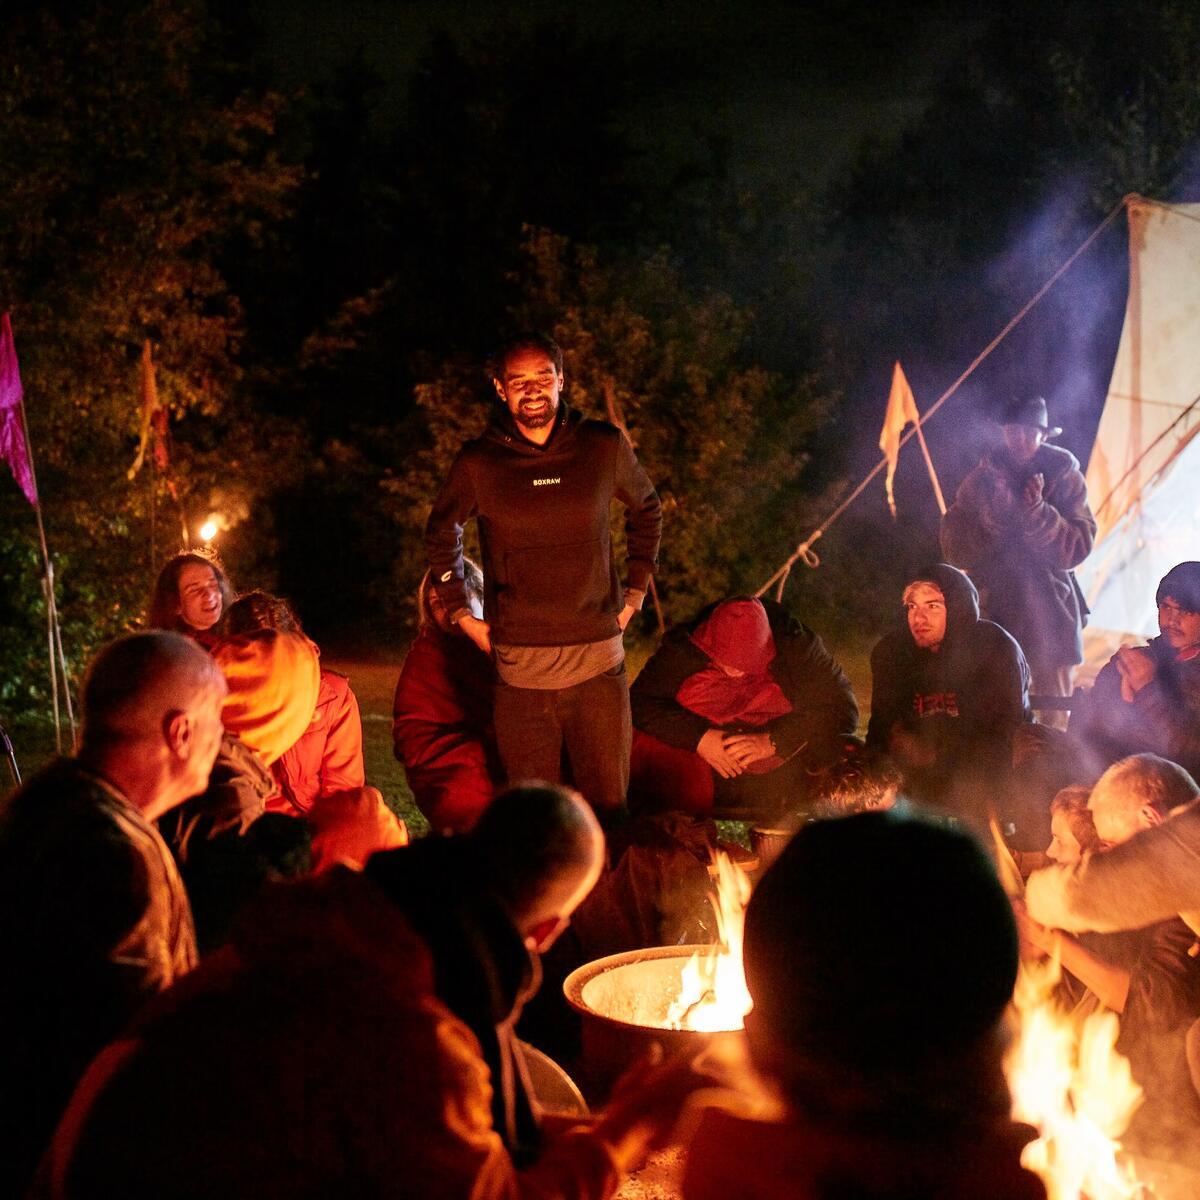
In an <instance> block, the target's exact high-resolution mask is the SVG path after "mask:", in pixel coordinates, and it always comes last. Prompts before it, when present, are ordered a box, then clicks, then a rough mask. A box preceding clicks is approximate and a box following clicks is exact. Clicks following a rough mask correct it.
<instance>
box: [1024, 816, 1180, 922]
mask: <svg viewBox="0 0 1200 1200" xmlns="http://www.w3.org/2000/svg"><path fill="white" fill-rule="evenodd" d="M1025 902H1026V905H1027V906H1028V908H1029V913H1030V915H1031V916H1032V917H1033V919H1034V920H1035V921H1038V922H1040V923H1041V924H1042V925H1048V926H1050V927H1052V928H1055V929H1065V930H1068V931H1069V932H1073V933H1078V932H1081V931H1083V930H1088V929H1094V930H1097V931H1099V932H1101V933H1112V932H1115V931H1118V930H1122V929H1140V928H1142V927H1143V926H1145V925H1150V924H1153V923H1154V922H1155V921H1165V920H1168V919H1169V918H1171V917H1174V916H1177V915H1178V914H1179V913H1188V912H1194V911H1196V910H1200V801H1193V802H1192V803H1191V804H1189V805H1188V806H1187V808H1185V809H1184V810H1183V811H1182V812H1180V813H1178V814H1177V815H1176V816H1174V817H1172V818H1170V819H1169V820H1168V821H1166V822H1164V823H1163V824H1162V825H1158V826H1156V827H1155V828H1153V829H1147V830H1145V831H1144V832H1142V833H1139V834H1137V835H1136V836H1134V837H1132V838H1130V840H1129V841H1127V842H1124V843H1123V844H1122V845H1120V846H1115V847H1113V849H1111V850H1107V851H1105V852H1104V853H1103V854H1090V855H1086V856H1085V857H1084V859H1083V861H1082V862H1080V863H1077V864H1075V865H1074V866H1071V867H1052V868H1048V869H1046V870H1044V871H1034V873H1033V874H1032V875H1031V876H1030V877H1029V882H1028V884H1027V886H1026V892H1025Z"/></svg>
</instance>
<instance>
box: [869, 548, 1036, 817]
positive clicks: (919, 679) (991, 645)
mask: <svg viewBox="0 0 1200 1200" xmlns="http://www.w3.org/2000/svg"><path fill="white" fill-rule="evenodd" d="M918 580H928V581H929V582H931V583H935V584H937V586H938V587H939V588H941V589H942V595H943V596H944V597H945V600H946V636H945V640H944V641H943V642H942V645H941V647H940V648H939V649H938V650H937V651H936V652H935V651H932V650H923V649H921V648H920V647H919V646H918V645H917V644H916V642H915V641H914V640H913V636H912V632H911V631H910V629H909V627H908V617H907V614H906V613H905V612H904V610H903V609H901V615H900V628H899V629H897V630H895V631H894V632H892V633H889V634H887V635H886V636H884V638H883V639H882V640H881V641H880V642H879V643H878V644H877V645H876V647H875V649H874V650H873V651H872V653H871V721H870V724H869V725H868V727H867V744H868V745H870V746H875V747H878V748H879V749H883V750H886V749H887V748H888V745H889V742H890V740H891V737H892V735H893V732H894V731H895V730H896V728H897V726H899V727H900V728H901V729H903V730H907V731H909V732H911V733H914V734H916V735H917V736H918V737H919V738H920V739H921V740H922V741H923V742H924V743H925V744H926V745H929V746H932V747H933V748H934V749H935V751H936V755H937V761H936V764H935V767H934V768H933V774H934V775H935V776H937V777H939V779H940V780H941V782H943V783H945V782H948V781H949V780H950V778H951V776H952V775H953V774H954V772H956V771H961V770H963V769H966V768H970V769H976V768H979V769H983V770H986V769H1003V768H1004V767H1006V766H1007V765H1008V763H1009V761H1010V757H1011V749H1012V736H1013V733H1014V732H1015V731H1016V729H1017V727H1018V726H1019V725H1021V724H1022V723H1024V722H1025V721H1028V720H1030V719H1031V716H1030V711H1029V667H1028V665H1027V663H1026V662H1025V655H1024V654H1022V653H1021V648H1020V646H1018V645H1017V643H1016V642H1015V641H1014V640H1013V638H1012V637H1011V636H1010V635H1009V634H1008V633H1006V632H1005V631H1004V630H1003V629H1001V628H1000V626H999V625H995V624H993V623H992V622H991V621H983V620H981V619H980V617H979V593H978V592H976V590H975V585H974V584H973V583H972V582H971V581H970V579H968V578H967V577H966V575H964V574H963V573H962V572H961V571H959V570H957V569H956V568H954V567H951V566H949V565H947V564H946V563H934V564H933V565H932V566H930V567H927V568H925V569H924V570H922V571H920V572H918V573H916V574H914V575H913V576H912V577H911V579H910V580H909V583H915V582H917V581H918ZM909 782H911V781H909ZM935 790H936V789H935ZM917 798H919V799H920V798H926V797H920V796H918V797H917Z"/></svg>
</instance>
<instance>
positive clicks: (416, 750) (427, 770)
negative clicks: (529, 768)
mask: <svg viewBox="0 0 1200 1200" xmlns="http://www.w3.org/2000/svg"><path fill="white" fill-rule="evenodd" d="M463 586H464V587H465V589H466V594H467V605H468V607H469V608H470V610H471V611H472V612H473V613H474V614H475V615H476V616H477V617H480V618H482V616H483V572H482V571H480V569H479V567H478V565H477V564H476V563H474V562H472V561H471V560H470V559H469V558H464V559H463ZM417 612H418V614H419V618H420V629H419V631H418V633H417V637H416V640H415V641H414V642H413V644H412V645H411V646H410V647H409V648H408V653H407V654H406V655H405V658H404V666H403V667H402V668H401V669H400V678H399V680H398V681H397V683H396V698H395V701H394V702H393V705H392V716H393V720H392V744H393V747H394V749H395V753H396V759H397V761H399V762H400V763H402V764H403V765H404V773H405V775H407V776H408V786H409V787H410V788H411V789H412V794H413V799H414V800H415V801H416V805H417V807H418V808H419V809H420V810H421V812H422V813H424V814H425V817H426V819H427V820H428V821H429V824H430V826H431V827H432V828H433V829H434V830H435V831H437V832H441V833H465V832H466V831H467V830H468V829H470V828H471V826H472V825H474V824H475V822H476V821H477V820H478V819H479V816H480V814H481V813H482V812H483V810H484V809H485V808H487V806H488V805H489V804H490V803H491V802H492V797H493V796H495V794H496V792H497V791H498V790H499V789H500V787H501V786H502V784H503V782H504V767H503V765H502V764H501V762H500V755H499V752H498V751H497V749H496V735H495V731H494V729H493V726H492V693H493V692H494V691H495V683H496V668H495V666H494V665H493V663H492V660H491V658H489V657H488V656H487V655H486V654H484V652H483V651H482V650H480V649H479V647H478V646H477V645H476V644H475V643H474V642H473V641H472V640H471V639H470V638H469V637H467V635H466V634H465V633H463V631H462V629H461V628H460V627H459V626H458V625H456V624H453V623H452V622H451V620H450V616H449V614H448V613H447V612H446V606H445V605H444V604H443V603H442V601H441V597H440V596H439V595H438V593H437V589H436V588H435V587H433V585H432V583H431V579H430V573H429V572H428V571H426V572H425V575H424V576H423V577H422V579H421V586H420V587H419V588H418V589H417Z"/></svg>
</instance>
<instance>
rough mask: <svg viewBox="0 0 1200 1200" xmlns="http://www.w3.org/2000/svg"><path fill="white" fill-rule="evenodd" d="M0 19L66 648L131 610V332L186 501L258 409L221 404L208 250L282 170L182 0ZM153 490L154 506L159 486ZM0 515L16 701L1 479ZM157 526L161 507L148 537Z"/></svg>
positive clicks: (247, 435) (27, 590)
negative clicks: (149, 348)
mask: <svg viewBox="0 0 1200 1200" xmlns="http://www.w3.org/2000/svg"><path fill="white" fill-rule="evenodd" d="M0 39H2V40H0V54H2V55H3V59H4V61H5V63H6V64H8V68H7V69H6V71H5V74H4V77H3V80H2V81H0V162H2V163H3V164H4V171H5V187H4V188H2V189H0V308H5V309H9V310H11V312H12V315H13V324H14V329H15V331H16V336H17V341H18V351H19V354H20V357H21V367H22V374H23V379H24V383H25V393H26V402H27V408H28V413H29V423H30V427H31V433H32V440H33V445H34V450H35V454H36V456H37V466H38V470H39V477H40V478H39V482H40V485H41V491H42V496H43V502H44V506H45V515H46V523H47V531H48V534H49V538H50V542H51V545H52V547H53V551H54V553H55V554H56V557H57V558H58V562H59V577H60V580H61V583H62V589H63V594H62V596H61V597H60V607H61V610H62V613H63V616H64V619H65V622H66V629H65V633H66V640H67V643H68V645H69V646H70V653H71V657H72V659H73V662H74V664H75V665H76V667H77V666H78V665H79V664H80V662H81V660H82V659H83V657H84V656H85V654H86V653H87V651H88V649H89V648H90V647H91V646H93V645H94V644H95V643H96V642H97V641H98V640H100V639H101V638H103V637H106V636H108V635H110V634H112V633H114V632H116V631H118V630H121V629H125V628H128V627H130V626H131V625H132V624H133V623H134V622H135V621H136V620H137V618H138V616H139V614H140V610H141V606H142V603H143V601H144V598H145V596H146V594H147V591H148V588H149V580H148V578H147V573H148V568H149V562H148V558H149V555H148V550H147V548H148V508H149V506H150V499H149V497H150V484H149V482H148V474H147V473H143V475H142V476H141V478H139V479H138V480H137V481H136V482H135V483H134V484H133V485H131V484H130V483H129V482H128V481H127V480H126V478H125V472H126V469H127V468H128V467H129V465H130V463H131V461H132V459H133V455H134V449H135V446H136V435H137V429H138V424H139V405H138V399H137V397H138V359H139V355H140V352H141V348H142V344H143V342H144V341H145V340H146V339H150V340H151V342H152V343H153V345H154V349H155V358H156V360H157V363H158V390H159V395H160V397H161V399H162V400H163V401H164V403H165V404H166V405H167V407H168V408H169V410H170V413H171V417H172V421H173V422H174V423H175V425H176V432H177V437H176V443H175V445H176V461H175V471H176V475H177V478H178V481H179V484H180V488H181V498H182V500H183V502H184V505H185V507H186V508H187V510H188V511H189V512H191V511H192V509H193V506H198V505H199V504H200V503H202V502H204V501H206V500H207V492H208V491H209V489H210V488H211V487H212V486H214V485H215V484H216V483H217V481H218V479H219V478H223V477H225V476H226V475H227V474H228V473H229V464H228V460H227V458H226V457H225V456H224V455H223V454H221V453H216V454H214V453H213V444H214V441H220V440H221V438H223V437H226V436H230V435H231V432H233V433H236V434H237V435H238V436H237V437H234V438H233V439H232V440H233V441H234V443H235V444H238V442H239V440H240V448H241V453H242V455H243V456H244V457H253V456H254V455H255V454H256V453H258V454H261V452H262V449H263V447H262V442H263V440H264V439H263V438H262V430H261V426H259V427H256V426H254V425H252V424H250V423H248V422H247V421H245V420H244V419H241V420H240V423H239V418H244V410H242V409H240V405H242V404H243V403H244V399H245V398H244V396H240V395H239V386H240V383H241V379H242V365H241V363H240V361H239V349H240V340H241V336H242V311H241V306H240V303H239V300H238V297H237V296H236V295H234V294H233V293H232V291H231V290H230V288H229V286H228V284H227V282H226V280H225V278H224V276H223V274H222V271H221V269H220V263H221V257H222V253H223V251H224V250H225V249H226V248H227V247H228V245H229V244H230V243H231V242H232V241H233V240H234V239H235V237H236V238H238V239H241V240H242V241H243V242H246V241H249V242H253V241H254V240H255V239H256V238H257V237H259V236H260V235H261V231H262V229H263V227H264V226H265V225H266V224H267V223H269V222H271V221H275V220H278V219H279V217H280V215H281V214H282V213H283V211H284V209H285V205H286V203H287V199H288V196H289V194H290V193H291V191H292V190H293V188H294V186H295V184H296V183H297V180H298V175H297V172H296V171H295V169H294V168H292V167H289V166H286V165H284V164H283V163H282V162H281V161H280V160H279V158H278V156H277V155H276V152H275V149H274V145H273V137H274V126H275V120H276V116H277V113H278V110H279V101H278V99H277V98H276V97H274V96H271V95H269V94H257V95H254V94H248V93H245V92H244V91H243V90H242V88H241V85H240V84H239V83H238V75H237V71H236V68H235V63H234V62H233V61H232V59H231V58H230V53H229V47H228V45H227V44H226V42H225V41H224V39H223V36H222V28H221V26H220V25H219V24H218V23H217V22H215V21H214V20H213V19H212V18H211V16H210V15H209V13H208V12H207V11H206V9H205V7H204V5H203V4H202V3H199V2H198V0H185V2H182V3H180V2H176V0H141V2H139V3H133V4H130V3H119V2H105V0H97V2H93V3H90V4H88V5H85V6H83V7H82V8H80V7H79V6H77V5H67V4H65V3H57V4H54V3H52V4H46V5H37V6H33V5H25V6H21V7H20V8H19V9H18V10H17V11H16V12H15V13H13V14H11V16H10V15H6V19H5V21H4V22H3V25H2V26H0ZM189 422H193V423H194V424H195V426H196V432H197V435H198V436H197V439H196V442H195V444H193V443H192V442H191V441H190V439H189V436H188V427H189ZM256 429H257V433H252V431H254V430H256ZM214 431H216V432H215V433H214ZM149 470H150V468H145V469H144V471H146V472H148V471H149ZM246 477H247V478H249V479H251V480H254V478H255V476H254V473H253V472H249V471H248V472H246ZM268 480H269V473H262V474H260V475H259V477H258V479H257V483H256V484H251V485H250V486H249V491H250V492H253V491H254V488H255V486H262V485H263V484H264V483H266V482H267V481H268ZM157 500H158V503H159V504H160V506H161V507H162V510H163V511H164V513H169V512H170V502H169V500H167V498H166V496H165V494H163V493H162V492H161V489H160V492H159V495H158V496H157ZM0 524H2V525H3V528H4V529H5V530H6V537H5V541H4V545H3V547H0V552H3V553H4V555H5V560H6V575H8V574H10V573H11V577H12V579H13V584H14V587H15V588H19V589H20V591H19V592H18V593H17V594H16V595H15V596H13V595H10V597H9V600H8V602H9V603H10V604H12V605H13V606H14V609H15V610H16V611H15V612H14V613H12V614H11V615H12V616H13V617H14V620H13V621H12V623H11V624H9V625H8V626H7V628H6V637H5V639H4V643H3V647H2V648H0V672H2V678H3V682H2V683H0V699H3V700H5V702H6V703H9V704H15V703H21V704H23V703H30V702H35V701H36V699H37V696H38V695H39V692H40V691H41V689H42V688H43V686H44V685H43V684H42V683H41V678H42V676H43V675H44V668H43V670H40V671H33V670H32V667H33V665H34V664H35V663H36V662H37V661H38V660H39V656H40V651H39V650H38V648H37V647H38V640H39V639H40V637H41V636H42V633H41V628H40V626H39V622H38V619H37V611H36V610H37V606H38V604H39V603H40V601H39V599H38V595H37V592H36V590H35V589H33V588H32V586H31V574H30V564H29V555H28V553H27V552H26V550H25V548H24V542H23V541H22V539H21V537H20V534H19V532H18V531H20V530H25V529H27V530H28V533H29V536H30V537H32V536H33V534H32V522H31V521H30V520H29V515H28V510H27V508H26V507H24V501H23V500H21V498H20V497H19V495H18V494H16V493H15V489H12V488H8V487H4V488H3V489H0ZM178 528H179V525H178V518H175V519H173V520H170V521H168V520H167V519H165V517H164V520H163V522H162V523H161V526H160V534H161V542H160V547H159V549H160V554H161V553H165V552H169V551H170V550H173V549H174V548H175V546H176V545H177V533H176V532H173V531H177V530H178ZM22 617H24V618H25V619H24V620H22V619H21V618H22Z"/></svg>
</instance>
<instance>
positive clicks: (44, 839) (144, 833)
mask: <svg viewBox="0 0 1200 1200" xmlns="http://www.w3.org/2000/svg"><path fill="white" fill-rule="evenodd" d="M224 696H225V681H224V680H223V679H222V678H221V673H220V671H218V670H217V668H216V665H215V664H214V663H213V661H212V659H211V658H209V656H208V655H207V654H205V653H204V652H203V651H201V650H200V649H199V648H198V647H197V646H195V645H194V644H193V643H191V642H189V641H188V640H187V639H186V638H183V637H181V636H179V635H178V634H175V633H162V632H155V633H136V634H132V635H130V636H129V637H124V638H120V639H118V640H117V641H115V642H111V643H110V644H109V645H107V646H106V647H104V648H103V649H102V650H101V651H100V652H99V653H98V654H97V655H96V657H95V659H94V660H93V661H92V664H91V666H90V667H89V669H88V673H87V676H86V678H85V679H84V682H83V690H82V707H83V733H82V739H81V741H80V745H79V752H78V754H77V756H76V757H75V758H60V759H56V760H55V761H54V762H52V763H51V764H50V765H49V766H47V767H45V768H44V769H43V770H41V771H40V772H38V774H37V775H35V776H33V777H32V778H31V779H29V780H27V781H26V783H25V784H24V785H23V786H22V787H21V788H20V789H19V790H18V791H16V792H14V793H13V794H12V795H10V796H9V797H8V798H7V799H5V800H4V801H3V803H2V804H0V954H2V955H3V958H4V962H5V967H4V969H3V971H0V1028H3V1030H4V1036H3V1037H2V1038H0V1080H3V1081H4V1082H3V1085H2V1086H0V1195H4V1196H20V1195H23V1194H24V1191H25V1188H26V1186H27V1184H28V1182H29V1178H30V1176H31V1175H32V1174H33V1170H34V1168H35V1167H36V1165H37V1160H38V1157H39V1156H40V1154H41V1151H42V1148H43V1147H44V1145H45V1144H46V1142H47V1140H48V1139H49V1137H50V1134H51V1133H52V1132H53V1129H54V1125H55V1122H56V1121H57V1120H58V1117H59V1114H60V1113H61V1112H62V1109H63V1107H64V1106H65V1105H66V1103H67V1100H68V1099H69V1098H70V1095H71V1091H72V1089H73V1088H74V1087H75V1084H76V1082H77V1081H78V1079H79V1077H80V1075H82V1074H83V1071H84V1069H85V1068H86V1067H87V1064H88V1062H89V1061H90V1060H91V1058H92V1056H93V1055H94V1054H95V1053H96V1052H97V1051H98V1050H99V1049H100V1048H101V1047H102V1046H103V1045H105V1043H107V1042H108V1041H109V1040H111V1039H112V1038H113V1037H115V1036H116V1035H117V1034H118V1033H119V1032H120V1030H121V1028H122V1027H123V1026H124V1025H125V1023H126V1022H127V1021H128V1020H129V1019H130V1018H131V1017H132V1016H133V1015H134V1014H135V1013H136V1012H137V1010H138V1009H139V1007H140V1006H141V1005H142V1004H143V1003H145V1002H146V1000H147V999H148V998H149V997H151V996H153V995H154V994H155V993H156V992H158V991H160V990H162V989H163V988H165V987H167V986H168V985H169V984H170V983H171V982H172V981H173V980H175V979H176V978H178V977H179V976H180V975H182V974H183V973H184V972H186V971H188V970H190V969H191V968H192V967H193V966H194V965H195V961H196V940H195V933H194V932H193V929H192V916H191V911H190V908H189V905H188V898H187V894H186V893H185V891H184V888H183V884H182V883H181V882H180V878H179V874H178V872H177V871H176V869H175V864H174V862H173V860H172V858H171V855H170V852H169V851H168V850H167V847H166V846H165V845H164V844H163V840H162V838H161V837H160V836H159V833H158V830H157V829H156V828H155V825H154V822H155V821H156V820H157V819H158V818H159V817H161V816H163V815H164V814H165V813H167V812H169V811H170V810H171V809H173V808H174V807H175V806H176V805H178V804H180V803H181V802H183V801H184V800H185V799H186V798H187V797H189V796H192V795H195V794H196V793H197V792H199V791H201V790H202V789H203V788H204V784H205V781H206V780H207V779H208V774H209V769H210V768H211V766H212V763H213V758H214V757H215V755H216V752H217V746H218V744H219V742H220V738H221V702H222V700H223V698H224Z"/></svg>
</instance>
